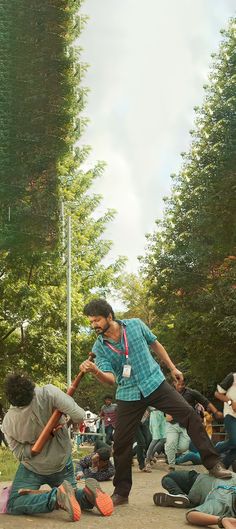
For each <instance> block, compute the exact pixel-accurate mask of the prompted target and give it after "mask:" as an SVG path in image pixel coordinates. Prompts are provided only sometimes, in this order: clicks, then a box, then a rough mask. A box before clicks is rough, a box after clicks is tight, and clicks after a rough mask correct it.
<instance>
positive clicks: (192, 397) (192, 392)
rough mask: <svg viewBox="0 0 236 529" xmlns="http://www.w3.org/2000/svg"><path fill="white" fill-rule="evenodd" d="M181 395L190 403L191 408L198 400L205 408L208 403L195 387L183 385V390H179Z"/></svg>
mask: <svg viewBox="0 0 236 529" xmlns="http://www.w3.org/2000/svg"><path fill="white" fill-rule="evenodd" d="M181 395H182V397H184V399H185V400H186V401H187V402H188V403H189V404H190V406H192V408H195V406H196V404H198V402H200V404H202V406H203V408H205V409H206V408H207V406H208V405H209V400H208V399H207V398H206V397H204V395H202V394H201V393H200V392H199V391H197V390H196V389H192V388H188V387H185V388H184V389H183V391H181Z"/></svg>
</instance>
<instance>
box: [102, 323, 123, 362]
mask: <svg viewBox="0 0 236 529" xmlns="http://www.w3.org/2000/svg"><path fill="white" fill-rule="evenodd" d="M123 337H124V344H125V350H124V351H121V350H120V349H116V347H114V346H113V345H111V344H110V343H109V342H107V341H105V344H106V345H107V347H109V349H112V351H115V353H118V354H119V355H123V354H124V355H125V358H126V361H127V362H128V359H129V346H128V340H127V334H126V330H125V328H124V327H123Z"/></svg>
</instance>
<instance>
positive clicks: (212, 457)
mask: <svg viewBox="0 0 236 529" xmlns="http://www.w3.org/2000/svg"><path fill="white" fill-rule="evenodd" d="M117 404H118V407H117V424H116V429H115V434H114V446H113V450H114V463H115V477H114V480H113V483H114V487H115V491H114V492H115V493H117V494H120V495H121V496H126V497H127V496H128V495H129V492H130V489H131V487H132V470H131V463H132V444H133V441H134V436H135V432H136V429H137V426H138V424H139V422H140V421H141V418H142V416H143V414H144V412H145V410H146V408H147V407H148V406H153V407H154V408H156V409H158V410H160V411H163V412H164V413H168V414H169V415H172V417H173V418H174V420H175V421H177V422H178V423H180V424H181V426H184V427H185V428H186V429H187V431H188V434H189V436H190V437H191V439H192V441H193V443H194V445H195V446H196V448H197V449H198V451H199V452H200V455H201V459H202V463H203V465H205V467H206V468H207V469H210V468H212V467H213V466H214V465H215V464H216V463H218V461H219V460H220V456H219V454H218V453H217V452H216V450H215V448H214V446H213V444H212V442H211V440H210V438H209V437H208V435H207V433H206V430H205V428H204V426H203V424H202V421H201V419H200V417H199V415H197V413H196V412H195V410H194V409H193V408H192V407H191V406H190V405H189V404H188V403H187V402H186V400H184V398H183V397H182V395H180V393H178V392H177V391H176V390H175V389H174V388H173V387H172V386H170V384H168V383H167V382H166V381H164V382H162V384H161V385H160V386H159V388H157V389H156V390H155V391H153V393H151V394H150V395H148V397H145V398H142V399H141V400H135V401H124V400H118V401H117Z"/></svg>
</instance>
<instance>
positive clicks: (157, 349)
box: [80, 299, 231, 505]
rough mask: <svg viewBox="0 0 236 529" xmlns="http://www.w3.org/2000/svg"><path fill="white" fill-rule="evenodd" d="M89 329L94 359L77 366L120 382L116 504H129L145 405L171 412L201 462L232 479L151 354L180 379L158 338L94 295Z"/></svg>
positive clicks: (102, 378) (102, 379)
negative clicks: (134, 451)
mask: <svg viewBox="0 0 236 529" xmlns="http://www.w3.org/2000/svg"><path fill="white" fill-rule="evenodd" d="M84 314H85V315H86V316H88V318H89V320H90V324H91V326H92V328H93V329H94V330H95V332H96V333H97V336H98V338H97V340H96V342H95V344H94V346H93V352H94V353H95V354H96V363H95V364H94V363H93V362H90V361H89V360H85V361H84V362H83V363H82V364H81V366H80V369H81V371H82V372H83V373H87V372H90V373H93V374H94V375H95V377H96V378H97V379H98V380H99V381H100V382H102V383H104V384H111V385H113V384H114V383H115V381H116V382H117V384H118V388H117V392H116V400H117V403H118V409H117V423H116V430H115V435H114V447H113V449H114V462H115V477H114V480H113V483H114V486H115V490H114V493H113V496H112V499H113V503H114V505H121V504H124V503H128V496H129V492H130V489H131V486H132V472H131V462H132V443H133V439H134V436H135V431H136V429H137V426H138V424H139V422H140V420H141V418H142V416H143V414H144V412H145V410H146V408H147V407H148V406H153V407H154V408H157V409H159V410H161V411H163V412H164V413H168V414H170V415H172V416H173V418H174V419H175V420H176V421H177V422H181V424H182V425H183V426H184V427H185V428H186V429H187V431H188V434H189V436H190V437H191V439H192V440H193V442H194V444H195V445H196V447H197V448H198V450H199V452H200V454H201V458H202V461H203V464H204V465H205V466H206V468H208V469H209V470H210V472H211V474H212V475H214V476H215V477H220V478H229V477H231V472H229V471H228V470H226V469H225V468H224V466H223V465H222V463H221V461H220V459H219V455H218V454H217V452H216V451H215V448H214V446H213V445H212V443H211V441H210V439H209V438H208V436H207V434H206V431H205V429H204V426H203V425H202V422H201V419H200V418H199V417H198V416H197V415H196V413H195V411H194V410H193V408H192V407H191V406H190V405H189V404H187V402H186V401H185V400H184V399H183V397H182V396H181V395H180V394H179V393H177V391H176V390H175V389H174V388H173V387H172V386H170V385H169V384H168V383H167V382H166V381H165V377H164V375H163V373H162V371H161V369H160V366H159V364H158V363H157V362H156V361H155V360H154V358H153V356H152V355H151V352H150V349H149V346H150V347H151V349H152V351H153V352H154V354H155V355H157V356H158V357H159V359H160V360H161V361H162V362H163V363H164V364H165V365H166V366H167V367H168V368H169V369H170V371H171V375H172V377H173V378H174V379H179V380H182V378H183V375H182V373H181V372H180V371H179V370H178V369H177V368H176V367H175V365H174V364H173V362H172V361H171V359H170V357H169V356H168V354H167V352H166V350H165V349H164V347H163V346H162V345H161V344H160V342H158V341H157V339H156V336H155V335H154V334H153V333H152V332H151V331H150V330H149V328H148V327H147V326H146V325H145V324H144V323H143V322H142V321H141V320H140V319H137V318H132V319H127V320H115V316H114V312H113V309H112V307H111V306H110V305H109V304H108V303H107V301H106V300H104V299H94V300H92V301H91V302H90V303H88V304H87V305H86V306H85V308H84Z"/></svg>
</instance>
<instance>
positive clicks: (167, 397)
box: [148, 381, 231, 479]
mask: <svg viewBox="0 0 236 529" xmlns="http://www.w3.org/2000/svg"><path fill="white" fill-rule="evenodd" d="M148 404H149V405H150V406H154V407H156V408H157V409H159V410H161V411H163V412H164V413H168V414H170V415H172V416H173V418H174V419H175V420H176V421H177V422H179V423H180V424H181V426H183V427H184V428H186V429H187V432H188V435H189V437H191V439H192V441H193V443H194V445H195V446H196V448H197V449H198V451H199V453H200V456H201V460H202V463H203V464H204V465H205V467H206V468H207V469H210V470H211V474H212V475H214V476H215V477H219V478H221V479H223V478H229V477H231V473H230V472H229V471H228V470H224V467H223V465H222V464H221V462H220V457H219V454H218V453H217V451H216V450H215V447H214V446H213V444H212V442H211V440H210V438H209V437H208V435H207V433H206V430H205V428H204V426H203V424H202V422H201V419H200V417H199V416H198V415H197V414H196V412H195V411H194V409H193V408H192V407H191V406H190V405H189V404H188V403H187V402H186V401H185V400H184V398H183V397H182V395H180V394H179V393H178V392H177V391H176V390H175V389H174V388H173V387H172V386H170V385H169V384H168V383H167V382H166V381H164V382H162V384H161V385H160V386H159V388H157V390H155V391H154V392H153V393H152V394H151V395H149V397H148Z"/></svg>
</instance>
